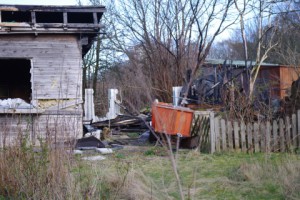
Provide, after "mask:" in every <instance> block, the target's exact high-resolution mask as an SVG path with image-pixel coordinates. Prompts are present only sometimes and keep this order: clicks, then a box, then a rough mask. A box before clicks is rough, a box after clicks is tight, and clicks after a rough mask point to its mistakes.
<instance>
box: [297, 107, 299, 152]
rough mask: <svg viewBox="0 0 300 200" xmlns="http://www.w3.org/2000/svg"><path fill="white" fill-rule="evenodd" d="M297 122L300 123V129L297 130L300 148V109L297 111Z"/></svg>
mask: <svg viewBox="0 0 300 200" xmlns="http://www.w3.org/2000/svg"><path fill="white" fill-rule="evenodd" d="M297 124H298V131H297V138H298V148H300V110H298V111H297Z"/></svg>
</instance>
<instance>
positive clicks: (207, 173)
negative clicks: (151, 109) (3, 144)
mask: <svg viewBox="0 0 300 200" xmlns="http://www.w3.org/2000/svg"><path fill="white" fill-rule="evenodd" d="M33 150H34V149H33V147H31V146H28V145H21V146H14V147H9V148H6V149H3V150H2V151H1V152H0V195H1V196H0V199H179V198H180V196H179V193H178V189H177V188H178V187H177V185H176V181H175V177H174V173H173V171H172V168H171V163H170V161H169V158H168V157H167V156H166V154H165V153H163V152H162V151H163V149H162V148H157V149H156V148H155V147H149V149H145V150H144V152H141V151H136V152H133V151H132V150H131V151H126V148H125V149H124V150H121V151H119V152H116V153H114V154H113V155H110V156H107V159H106V160H102V161H83V160H82V159H81V157H82V155H79V156H74V155H71V154H68V153H66V151H65V150H63V149H50V148H49V147H48V146H47V145H42V148H41V151H39V152H34V151H33ZM120 155H122V156H120ZM84 156H87V155H84ZM178 170H179V174H180V177H181V180H182V186H183V190H184V194H185V198H186V199H299V198H300V192H299V191H300V158H299V155H297V154H251V155H250V154H242V153H236V154H233V153H232V154H215V155H209V154H200V153H198V152H195V151H193V150H183V151H180V153H179V156H178Z"/></svg>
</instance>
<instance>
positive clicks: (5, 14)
mask: <svg viewBox="0 0 300 200" xmlns="http://www.w3.org/2000/svg"><path fill="white" fill-rule="evenodd" d="M1 19H2V22H27V23H29V22H31V13H30V12H20V11H16V12H14V11H2V12H1Z"/></svg>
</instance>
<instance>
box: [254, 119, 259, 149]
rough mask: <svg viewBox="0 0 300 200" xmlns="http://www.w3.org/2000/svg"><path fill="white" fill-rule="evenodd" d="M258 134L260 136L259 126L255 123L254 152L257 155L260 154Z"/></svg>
mask: <svg viewBox="0 0 300 200" xmlns="http://www.w3.org/2000/svg"><path fill="white" fill-rule="evenodd" d="M258 134H259V125H258V123H254V132H253V137H254V151H255V153H257V152H259V143H258Z"/></svg>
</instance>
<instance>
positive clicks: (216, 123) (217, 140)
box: [215, 117, 220, 152]
mask: <svg viewBox="0 0 300 200" xmlns="http://www.w3.org/2000/svg"><path fill="white" fill-rule="evenodd" d="M215 133H216V151H217V152H220V119H219V118H218V117H216V118H215Z"/></svg>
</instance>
